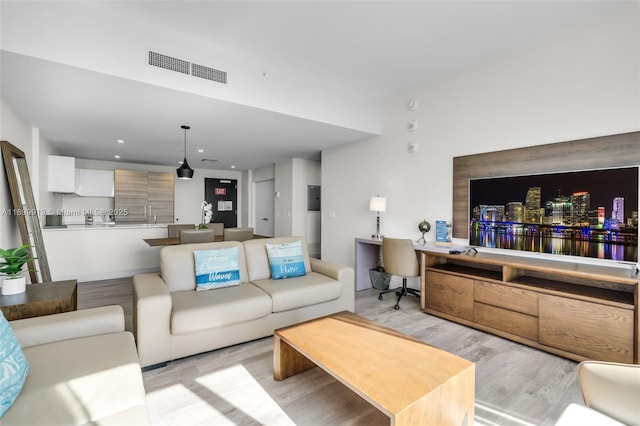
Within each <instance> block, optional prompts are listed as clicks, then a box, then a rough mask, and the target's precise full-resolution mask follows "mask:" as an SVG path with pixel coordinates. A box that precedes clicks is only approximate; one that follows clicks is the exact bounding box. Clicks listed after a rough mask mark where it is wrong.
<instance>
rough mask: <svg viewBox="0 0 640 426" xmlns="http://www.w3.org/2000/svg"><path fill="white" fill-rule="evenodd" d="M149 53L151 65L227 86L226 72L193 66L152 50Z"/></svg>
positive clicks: (202, 66)
mask: <svg viewBox="0 0 640 426" xmlns="http://www.w3.org/2000/svg"><path fill="white" fill-rule="evenodd" d="M148 52H149V58H148V59H149V65H153V66H154V67H159V68H164V69H166V70H170V71H175V72H179V73H181V74H187V75H192V76H194V77H200V78H204V79H205V80H210V81H215V82H216V83H222V84H227V73H226V72H225V71H220V70H217V69H215V68H209V67H205V66H204V65H198V64H193V63H191V62H189V61H185V60H182V59H178V58H174V57H172V56H168V55H163V54H162V53H158V52H152V51H151V50H149V51H148Z"/></svg>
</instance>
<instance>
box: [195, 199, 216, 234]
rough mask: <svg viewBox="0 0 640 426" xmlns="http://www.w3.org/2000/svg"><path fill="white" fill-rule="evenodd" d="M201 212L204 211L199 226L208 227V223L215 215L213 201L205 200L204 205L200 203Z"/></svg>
mask: <svg viewBox="0 0 640 426" xmlns="http://www.w3.org/2000/svg"><path fill="white" fill-rule="evenodd" d="M200 212H201V213H202V218H201V222H200V226H198V228H200V229H207V223H209V222H211V218H212V217H213V206H212V205H211V203H208V202H206V201H203V202H202V205H200Z"/></svg>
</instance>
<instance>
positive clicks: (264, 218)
mask: <svg viewBox="0 0 640 426" xmlns="http://www.w3.org/2000/svg"><path fill="white" fill-rule="evenodd" d="M260 220H266V221H269V219H268V218H266V217H263V218H262V219H260Z"/></svg>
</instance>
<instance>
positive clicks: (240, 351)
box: [78, 279, 582, 426]
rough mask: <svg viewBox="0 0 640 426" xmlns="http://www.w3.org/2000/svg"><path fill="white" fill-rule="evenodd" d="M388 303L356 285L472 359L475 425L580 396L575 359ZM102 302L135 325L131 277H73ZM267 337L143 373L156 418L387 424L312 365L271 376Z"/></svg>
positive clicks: (370, 306) (549, 414)
mask: <svg viewBox="0 0 640 426" xmlns="http://www.w3.org/2000/svg"><path fill="white" fill-rule="evenodd" d="M394 303H395V302H394V300H393V297H392V295H391V294H388V295H386V296H385V300H384V301H379V300H378V298H377V293H376V292H373V291H371V290H368V291H361V292H357V293H356V303H355V307H356V308H355V311H356V313H357V314H359V315H361V316H363V317H366V318H369V319H371V320H374V321H377V322H379V323H380V324H383V325H385V326H387V327H391V328H394V329H396V330H398V331H401V332H403V333H406V334H409V335H411V336H413V337H416V338H418V339H421V340H423V341H425V342H427V343H428V344H430V345H433V346H436V347H439V348H441V349H444V350H446V351H449V352H451V353H455V354H457V355H459V356H461V357H463V358H466V359H468V360H470V361H473V362H475V363H476V403H475V424H476V425H478V426H492V425H515V426H527V425H552V424H553V423H554V422H555V420H556V419H557V418H558V417H559V416H560V414H561V412H562V410H563V409H564V407H566V406H567V405H568V404H569V403H571V402H578V403H582V397H581V395H580V389H579V387H578V383H577V378H576V373H575V370H576V363H575V362H573V361H570V360H567V359H564V358H561V357H558V356H555V355H551V354H548V353H545V352H542V351H539V350H537V349H532V348H529V347H526V346H523V345H520V344H518V343H514V342H511V341H509V340H505V339H502V338H500V337H496V336H493V335H491V334H487V333H484V332H482V331H478V330H475V329H472V328H469V327H465V326H462V325H459V324H455V323H453V322H450V321H446V320H443V319H440V318H437V317H434V316H431V315H427V314H424V313H422V312H421V311H420V310H419V309H418V300H417V299H416V298H412V297H408V298H404V299H403V300H402V301H401V303H400V305H401V309H400V310H399V311H396V310H394V309H393V305H394ZM107 304H120V305H122V306H123V308H124V311H125V316H126V328H127V329H128V330H132V324H133V321H132V284H131V279H119V280H107V281H95V282H87V283H80V284H79V285H78V307H79V308H80V309H83V308H87V307H93V306H101V305H107ZM272 345H273V339H272V338H271V337H268V338H264V339H260V340H256V341H253V342H249V343H245V344H241V345H236V346H232V347H229V348H225V349H220V350H217V351H212V352H208V353H204V354H200V355H195V356H192V357H188V358H184V359H181V360H177V361H173V362H170V363H169V364H168V365H167V366H166V367H162V368H158V369H155V370H151V371H146V372H144V373H143V377H144V383H145V388H146V390H147V401H148V406H149V411H150V414H151V417H152V421H153V423H154V424H155V425H238V424H242V425H293V424H296V425H323V426H324V425H356V424H357V425H377V424H388V419H387V418H386V417H385V416H383V415H382V414H380V413H379V412H377V411H376V410H375V409H374V408H373V407H372V406H371V405H369V404H368V403H367V402H366V401H364V400H362V399H361V398H360V397H359V396H357V395H356V394H354V393H353V392H351V391H350V390H349V389H347V388H346V387H345V386H344V385H342V384H341V383H339V382H336V381H335V380H334V379H333V378H332V377H331V376H329V375H328V374H326V373H325V372H324V371H322V370H320V369H318V368H314V369H312V370H309V371H307V372H305V373H302V374H299V375H297V376H294V377H290V378H289V379H287V380H284V381H282V382H276V381H274V380H273V365H272V364H273V361H272V355H273V347H272ZM371 356H375V354H371ZM388 361H389V362H395V361H394V360H393V359H389V360H388ZM416 361H417V360H416ZM406 368H407V369H409V368H411V365H410V364H408V365H406Z"/></svg>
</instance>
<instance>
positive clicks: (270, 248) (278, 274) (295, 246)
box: [266, 240, 307, 280]
mask: <svg viewBox="0 0 640 426" xmlns="http://www.w3.org/2000/svg"><path fill="white" fill-rule="evenodd" d="M266 248H267V256H268V257H269V267H270V268H271V279H274V280H280V279H283V278H292V277H301V276H304V275H306V274H307V271H306V268H305V267H304V259H303V258H302V243H301V241H300V240H297V241H293V242H290V243H280V244H266Z"/></svg>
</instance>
